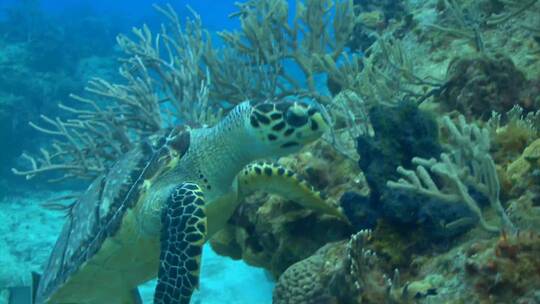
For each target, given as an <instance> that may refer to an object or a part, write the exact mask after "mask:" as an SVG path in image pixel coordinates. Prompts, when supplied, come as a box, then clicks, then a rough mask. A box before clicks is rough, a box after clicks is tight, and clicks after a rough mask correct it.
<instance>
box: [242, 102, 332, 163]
mask: <svg viewBox="0 0 540 304" xmlns="http://www.w3.org/2000/svg"><path fill="white" fill-rule="evenodd" d="M246 124H248V129H249V130H250V133H251V134H252V135H253V137H254V141H255V144H256V145H252V146H258V147H260V148H261V149H260V150H261V152H262V153H261V154H262V155H264V156H282V155H287V154H289V153H294V152H296V151H298V150H300V149H301V148H302V147H303V146H304V145H306V144H309V143H311V142H313V141H315V140H316V139H318V138H319V137H321V135H322V134H323V133H324V132H325V131H327V130H328V129H329V128H330V127H329V123H328V121H327V120H326V119H325V118H324V116H323V112H322V110H321V106H320V105H318V104H316V103H313V104H311V103H309V104H308V103H304V102H299V101H294V102H293V101H282V102H278V103H261V104H256V105H253V106H252V110H251V111H250V114H249V121H248V122H246Z"/></svg>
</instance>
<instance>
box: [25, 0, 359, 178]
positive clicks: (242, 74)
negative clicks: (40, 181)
mask: <svg viewBox="0 0 540 304" xmlns="http://www.w3.org/2000/svg"><path fill="white" fill-rule="evenodd" d="M239 7H240V12H238V13H237V14H236V16H238V17H239V18H240V20H241V25H242V27H241V30H240V31H235V32H222V33H221V34H220V36H221V37H222V39H223V40H224V42H225V47H224V48H223V49H217V48H214V47H213V46H212V42H211V39H210V36H209V34H208V33H207V32H206V31H205V30H204V29H203V28H202V25H201V20H200V18H199V16H198V15H196V14H195V13H193V17H192V18H191V19H188V20H187V21H186V23H185V26H183V27H182V26H181V22H180V20H179V17H178V16H177V14H176V13H175V12H174V10H173V9H172V8H171V7H170V6H167V7H165V8H162V7H159V6H156V9H157V10H158V11H160V12H161V13H162V14H163V15H164V16H165V17H166V18H167V20H168V23H167V25H163V26H162V27H161V31H160V32H159V33H158V34H157V35H154V34H152V32H151V30H150V29H149V27H147V26H146V25H145V26H143V27H141V28H135V29H134V30H133V37H132V38H130V37H128V36H126V35H120V36H118V39H117V41H118V44H119V46H120V48H121V49H122V50H123V51H124V53H125V54H126V58H123V59H122V62H123V65H122V68H121V75H122V76H123V77H124V80H125V82H126V83H127V84H112V83H109V82H107V81H105V80H103V79H95V80H93V81H92V82H91V83H90V84H89V86H88V88H87V90H88V91H89V92H90V93H91V94H93V96H94V97H75V99H76V100H77V101H79V102H82V105H81V104H78V105H77V107H75V106H73V107H68V106H62V108H63V109H64V110H66V111H67V112H69V114H71V115H74V116H75V117H74V118H70V119H68V120H65V121H64V120H62V119H59V118H48V117H44V120H45V122H46V123H48V124H50V125H51V126H52V128H50V129H48V128H46V127H42V126H38V125H36V124H33V126H34V127H35V128H36V129H38V130H39V131H42V132H45V133H47V134H50V135H54V136H59V137H60V138H62V139H61V140H58V141H56V142H55V143H54V144H53V145H52V150H51V151H49V152H47V151H45V150H42V152H41V156H40V157H31V156H28V155H25V156H24V157H25V158H27V159H28V160H29V161H30V163H31V169H29V170H14V172H15V173H16V174H20V175H26V176H27V177H32V176H34V175H35V174H38V173H43V172H50V171H57V172H62V171H63V172H65V176H63V177H61V178H62V179H65V178H69V177H73V176H75V177H84V178H92V177H95V176H96V175H97V174H99V173H100V172H103V171H104V170H105V169H106V168H108V166H109V164H110V162H111V161H113V160H115V159H117V158H118V156H119V155H121V154H122V153H124V152H125V151H126V150H128V149H129V148H130V147H131V146H132V144H133V142H137V141H139V140H140V139H141V138H143V137H146V136H148V135H149V134H152V133H153V132H156V131H158V130H159V129H160V128H162V127H163V126H164V125H167V124H170V123H176V122H178V121H179V122H181V123H187V124H189V125H207V124H213V123H214V122H215V121H216V120H217V119H218V118H219V117H220V116H221V113H222V112H223V111H226V110H227V109H228V108H229V107H228V106H229V105H231V104H235V103H238V102H241V101H243V100H246V99H250V100H253V101H255V102H262V101H265V100H267V99H273V98H278V97H285V96H290V95H301V96H310V97H314V98H316V99H318V100H319V101H323V102H324V101H326V102H329V100H330V97H328V96H324V94H321V93H320V92H319V89H318V88H317V86H316V81H315V75H316V74H317V73H322V72H325V71H324V70H323V65H322V64H321V61H322V59H321V58H323V57H325V56H327V57H329V58H331V59H332V60H333V61H337V60H338V59H339V58H341V57H342V54H343V52H344V51H345V45H346V43H347V41H348V39H349V36H350V33H351V31H352V28H353V27H354V24H355V22H356V15H355V13H354V10H353V9H352V0H343V1H331V0H310V1H306V2H305V3H303V2H301V1H298V2H297V4H296V12H295V16H294V20H293V21H292V23H289V20H288V18H289V8H288V4H287V2H286V1H283V0H265V1H248V2H246V3H243V4H239ZM290 61H292V62H295V63H296V65H297V67H298V68H300V70H301V71H302V72H303V73H304V76H305V83H303V82H302V81H297V80H296V78H297V77H296V75H294V73H293V71H292V70H291V69H290V68H285V63H288V62H290Z"/></svg>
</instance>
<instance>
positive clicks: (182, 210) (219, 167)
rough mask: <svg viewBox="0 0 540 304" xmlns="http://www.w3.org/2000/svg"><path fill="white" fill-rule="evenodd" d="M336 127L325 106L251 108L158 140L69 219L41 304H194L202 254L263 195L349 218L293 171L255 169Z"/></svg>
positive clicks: (109, 176) (98, 185)
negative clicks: (143, 294) (150, 289)
mask: <svg viewBox="0 0 540 304" xmlns="http://www.w3.org/2000/svg"><path fill="white" fill-rule="evenodd" d="M328 127H329V126H328V122H327V120H326V119H325V118H324V117H323V115H322V112H321V111H320V108H319V106H317V105H316V104H315V103H304V102H299V101H280V102H276V103H259V104H254V103H250V102H243V103H240V104H239V105H237V106H236V107H235V108H234V109H232V110H231V112H230V113H229V114H228V115H227V116H226V117H225V118H224V119H223V120H222V121H221V122H219V123H218V124H217V125H216V126H214V127H211V128H197V129H189V128H185V127H175V128H172V129H170V130H167V131H166V132H163V136H153V137H150V138H149V139H148V140H145V141H144V142H142V143H140V144H139V145H138V146H137V147H135V148H134V149H132V150H131V151H129V152H127V153H126V154H125V155H124V156H123V157H122V158H121V159H120V160H118V161H117V162H116V163H115V164H114V165H113V166H112V167H111V168H110V170H108V172H107V173H105V174H103V175H101V176H100V177H98V178H96V180H94V181H93V182H92V184H91V185H90V186H89V187H88V189H87V190H86V191H85V193H84V194H83V195H82V196H81V197H80V199H78V201H76V202H75V203H74V204H73V206H72V207H71V208H70V209H69V211H68V217H67V220H66V223H65V225H64V227H63V230H62V232H61V234H60V237H59V238H58V241H57V242H56V245H55V246H54V249H53V251H52V254H51V256H50V258H49V260H48V263H47V264H46V267H45V271H44V274H43V275H42V276H38V275H34V278H33V283H34V284H33V285H34V288H33V303H35V304H42V303H60V304H67V303H85V304H91V303H92V304H94V303H95V304H104V303H107V304H115V303H138V302H139V301H140V299H139V300H138V298H139V295H138V291H137V286H138V285H139V284H141V283H144V282H146V281H148V280H150V279H152V278H155V277H156V276H157V278H158V283H157V287H156V289H155V293H154V303H156V304H177V303H178V304H180V303H186V304H187V303H189V301H190V298H191V295H192V293H193V290H194V288H196V287H198V282H199V266H200V259H201V249H202V246H203V244H204V243H205V241H207V240H208V239H209V238H211V237H212V235H213V234H214V233H216V232H217V231H218V230H220V229H221V228H222V227H223V226H224V225H225V223H226V222H227V220H228V219H229V218H230V217H231V215H232V213H233V212H234V210H235V208H236V207H237V205H238V203H239V201H240V200H241V197H243V196H245V195H246V194H248V193H250V192H252V191H254V190H257V189H262V190H266V191H270V192H274V193H278V194H281V195H285V196H286V197H287V198H291V199H294V200H295V201H297V202H299V203H301V204H303V205H305V206H307V207H309V208H312V209H316V210H319V211H321V212H324V213H328V214H332V215H334V216H338V217H343V215H342V213H341V212H340V210H339V209H338V208H337V207H335V206H333V205H331V204H327V203H326V202H325V200H324V199H323V198H322V197H321V195H320V193H318V192H316V191H314V190H313V188H312V187H310V186H309V185H308V184H307V183H306V182H305V181H302V180H301V179H300V178H299V177H298V176H297V174H295V173H294V172H293V171H291V170H289V169H286V168H283V167H281V166H279V165H277V164H273V163H267V162H259V163H254V161H255V160H258V159H264V158H268V157H277V156H283V155H286V154H289V153H292V152H295V151H298V150H299V149H300V148H301V147H302V146H303V145H305V144H307V143H310V142H312V141H314V140H315V139H317V138H319V137H320V136H321V134H323V132H324V131H325V130H327V129H328Z"/></svg>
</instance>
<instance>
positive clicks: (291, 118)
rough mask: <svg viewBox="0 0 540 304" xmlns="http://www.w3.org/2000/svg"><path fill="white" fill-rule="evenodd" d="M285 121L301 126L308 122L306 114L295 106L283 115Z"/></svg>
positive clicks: (294, 125)
mask: <svg viewBox="0 0 540 304" xmlns="http://www.w3.org/2000/svg"><path fill="white" fill-rule="evenodd" d="M285 119H286V120H287V123H288V124H289V125H291V126H293V127H301V126H303V125H305V124H306V123H307V122H308V116H307V115H305V113H302V112H301V111H298V110H297V109H295V108H291V109H289V111H287V114H286V116H285Z"/></svg>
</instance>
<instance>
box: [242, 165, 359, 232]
mask: <svg viewBox="0 0 540 304" xmlns="http://www.w3.org/2000/svg"><path fill="white" fill-rule="evenodd" d="M238 187H239V192H240V193H241V195H242V196H246V195H247V194H250V193H252V192H254V191H255V190H263V191H265V192H269V193H275V194H278V195H280V196H282V197H284V198H287V199H290V200H293V201H295V202H297V203H299V204H301V205H302V206H304V207H306V208H308V209H312V210H315V211H319V212H322V213H326V214H330V215H333V216H336V217H339V218H340V219H343V220H344V221H346V222H347V223H348V222H349V221H348V219H347V217H346V216H345V215H344V214H343V212H342V211H341V210H340V209H339V208H338V207H337V206H334V205H332V204H330V203H328V202H327V201H326V200H325V199H324V197H323V196H322V195H321V192H320V191H316V190H315V189H314V188H313V187H312V186H311V185H310V184H309V183H308V182H307V181H306V180H304V179H302V178H301V177H300V176H298V174H296V173H294V172H293V171H292V170H290V169H286V168H284V167H283V166H281V165H279V164H274V163H267V162H259V163H253V164H249V165H248V166H246V168H244V170H242V171H241V172H240V173H239V174H238Z"/></svg>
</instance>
